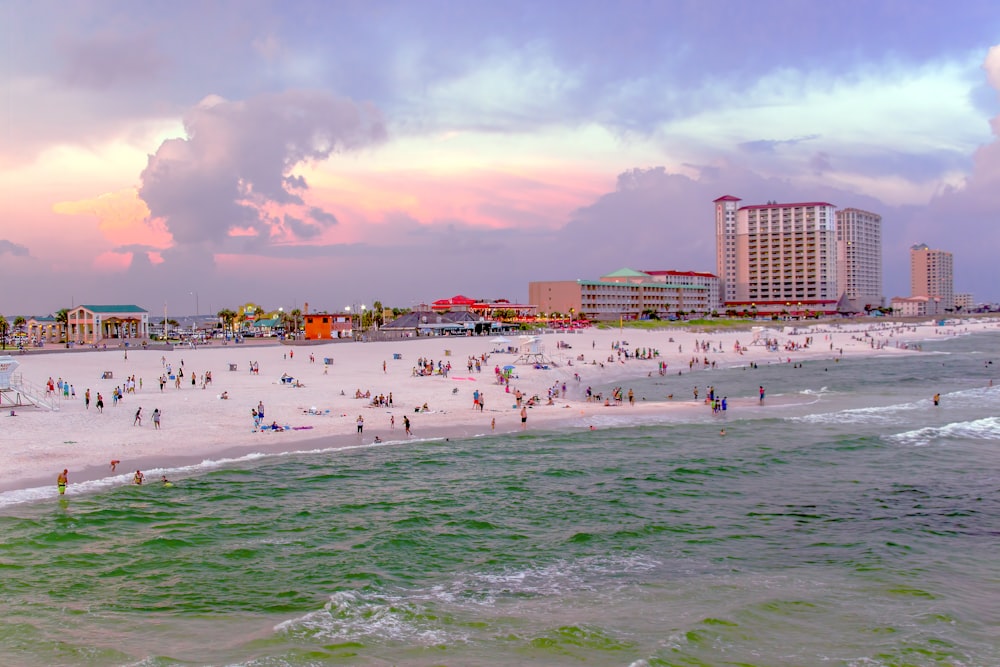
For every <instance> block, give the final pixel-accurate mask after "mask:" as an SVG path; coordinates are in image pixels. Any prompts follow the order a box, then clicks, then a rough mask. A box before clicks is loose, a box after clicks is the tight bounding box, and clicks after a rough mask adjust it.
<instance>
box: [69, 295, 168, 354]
mask: <svg viewBox="0 0 1000 667" xmlns="http://www.w3.org/2000/svg"><path fill="white" fill-rule="evenodd" d="M66 328H67V330H68V339H69V341H70V342H75V343H82V344H90V345H96V344H97V343H100V342H107V341H108V340H122V341H125V340H129V339H138V340H140V341H145V340H147V339H148V338H149V313H148V312H147V311H146V310H144V309H142V308H140V307H139V306H135V305H127V306H124V305H120V306H93V305H85V306H76V307H75V308H71V309H70V310H69V311H68V312H67V313H66Z"/></svg>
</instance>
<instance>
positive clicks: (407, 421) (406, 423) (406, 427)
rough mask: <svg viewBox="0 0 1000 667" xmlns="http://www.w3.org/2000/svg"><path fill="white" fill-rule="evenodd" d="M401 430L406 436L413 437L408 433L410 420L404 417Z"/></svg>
mask: <svg viewBox="0 0 1000 667" xmlns="http://www.w3.org/2000/svg"><path fill="white" fill-rule="evenodd" d="M403 430H404V431H405V432H406V435H413V434H412V433H410V418H409V417H407V416H406V415H403Z"/></svg>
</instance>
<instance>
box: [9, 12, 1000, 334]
mask: <svg viewBox="0 0 1000 667" xmlns="http://www.w3.org/2000/svg"><path fill="white" fill-rule="evenodd" d="M998 45H1000V12H998V11H996V6H995V3H994V2H987V1H982V0H963V1H962V2H944V1H931V0H841V1H839V2H836V3H824V2H809V1H803V0H755V1H754V2H744V1H742V0H690V1H688V0H659V1H645V0H623V2H615V3H612V2H590V1H587V0H573V1H572V2H570V1H568V0H550V1H548V2H537V0H534V1H526V2H522V1H519V0H509V1H507V2H502V3H496V2H485V1H477V0H454V1H451V2H440V1H436V0H419V1H416V2H413V1H401V2H384V1H380V0H363V1H361V0H359V1H354V0H327V1H317V2H311V1H295V0H290V1H284V2H267V1H254V0H239V1H234V2H225V1H216V2H212V1H205V2H195V1H193V0H170V1H158V0H150V1H147V2H134V1H132V0H123V1H121V2H117V1H110V0H93V1H82V0H59V1H58V2H54V1H50V0H0V313H3V314H5V315H7V316H8V317H9V316H12V315H14V314H21V315H43V314H48V313H52V312H54V311H56V310H58V309H59V308H68V307H71V306H73V305H79V304H112V303H114V304H138V305H140V306H142V307H144V308H146V309H147V310H149V311H150V312H151V313H160V312H162V311H163V309H165V308H166V309H168V310H169V312H170V313H176V314H193V313H195V311H196V310H197V311H199V312H200V313H202V314H208V313H212V314H214V313H216V312H217V311H219V310H220V309H222V308H234V307H237V306H238V305H240V304H242V303H245V302H247V301H253V302H256V303H258V304H260V305H262V306H263V307H264V308H265V309H276V308H278V307H283V308H285V309H286V310H288V309H291V308H296V307H298V308H303V307H304V305H305V304H307V303H308V304H309V309H310V311H313V312H315V311H342V310H343V309H344V308H345V307H348V306H351V307H357V306H358V305H359V304H367V305H368V306H369V307H370V305H371V304H372V303H373V302H374V301H376V300H378V301H381V302H382V303H383V304H384V305H386V306H397V307H402V308H412V307H414V306H416V305H417V304H420V303H429V302H431V301H433V300H435V299H440V298H447V297H450V296H453V295H456V294H463V295H466V296H470V297H473V298H479V299H500V298H505V299H509V300H511V301H515V302H525V301H526V299H527V292H528V283H529V282H530V281H534V280H575V279H578V278H583V279H595V278H597V277H599V276H601V275H604V274H607V273H611V272H613V271H615V270H617V269H620V268H624V267H628V268H632V269H638V270H665V269H674V270H693V271H710V272H715V270H716V267H715V232H714V216H713V208H712V200H714V199H716V198H717V197H720V196H722V195H733V196H737V197H740V198H741V199H742V200H743V202H744V203H745V204H760V203H765V202H767V201H771V200H775V201H779V202H797V201H826V202H829V203H831V204H834V205H835V206H837V207H839V208H846V207H851V206H853V207H858V208H863V209H866V210H869V211H874V212H876V213H879V214H880V215H882V218H883V257H884V272H885V280H884V283H885V284H884V292H885V295H886V297H887V298H891V297H892V296H907V295H908V294H909V247H910V246H912V245H914V244H918V243H926V244H928V245H929V246H931V247H932V248H937V249H942V250H947V251H950V252H952V253H953V255H954V264H955V289H956V291H958V292H971V293H972V294H973V297H974V299H975V300H976V301H977V302H996V301H1000V261H997V260H998V257H1000V255H998V250H1000V224H997V223H998V222H1000V220H998V212H1000V137H998V133H1000V46H998Z"/></svg>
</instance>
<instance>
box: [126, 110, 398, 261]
mask: <svg viewBox="0 0 1000 667" xmlns="http://www.w3.org/2000/svg"><path fill="white" fill-rule="evenodd" d="M184 127H185V130H186V133H187V137H186V138H183V139H179V138H177V139H168V140H167V141H164V142H163V143H162V144H161V145H160V147H159V149H158V150H157V151H156V153H155V154H154V155H151V156H150V158H149V161H148V164H147V166H146V168H145V170H143V172H142V175H141V182H142V185H141V187H140V189H139V196H140V197H141V198H142V199H143V200H144V201H145V202H146V204H147V206H148V207H149V211H150V215H151V216H152V217H154V218H159V219H162V220H163V222H164V225H165V226H166V228H167V230H168V231H169V232H170V233H171V234H172V235H173V238H174V240H175V242H176V243H177V244H179V245H181V246H183V245H186V244H199V243H208V244H210V245H219V246H222V245H224V244H225V243H226V239H227V238H228V237H229V236H230V235H231V231H232V230H235V229H241V230H251V231H252V232H254V235H255V236H256V237H257V239H258V240H259V241H260V242H263V241H264V240H266V239H268V238H270V237H271V236H272V235H273V234H275V233H280V231H281V230H280V229H276V228H275V223H276V221H277V220H279V219H280V218H279V217H277V216H274V215H272V214H270V213H268V212H267V210H265V209H269V208H273V207H277V208H281V207H284V206H301V205H303V204H304V200H303V195H304V194H305V193H306V192H308V189H309V188H308V184H307V183H306V181H305V179H304V178H302V177H301V176H297V175H295V174H292V173H291V172H292V170H293V169H295V168H296V167H297V166H299V165H301V164H303V163H312V162H321V161H324V160H326V159H328V158H329V157H330V156H331V155H333V154H334V153H337V152H343V151H354V150H358V149H361V148H364V147H367V146H372V145H374V144H376V143H378V142H380V141H382V140H384V139H385V136H386V135H385V128H384V124H383V121H382V118H381V115H380V113H379V112H378V110H376V109H375V108H373V107H372V106H370V105H365V104H357V103H355V102H352V101H350V100H346V99H342V98H338V97H334V96H332V95H330V94H327V93H324V92H313V91H297V90H296V91H287V92H283V93H271V94H266V95H260V96H257V97H253V98H250V99H248V100H245V101H240V102H230V101H226V100H223V99H220V98H217V97H211V98H206V100H204V101H203V102H202V103H201V104H199V105H198V106H197V107H195V108H193V109H191V110H190V111H189V112H188V113H187V114H186V115H185V117H184ZM312 208H315V207H312ZM311 220H312V221H313V224H319V223H320V222H321V221H322V218H321V216H316V215H312V216H311ZM299 221H300V222H302V219H300V220H299ZM291 227H292V228H293V229H297V230H298V231H299V232H304V231H309V230H307V229H306V228H304V227H302V226H301V225H295V224H293V225H291ZM308 235H310V236H311V235H313V234H312V233H311V232H309V234H308Z"/></svg>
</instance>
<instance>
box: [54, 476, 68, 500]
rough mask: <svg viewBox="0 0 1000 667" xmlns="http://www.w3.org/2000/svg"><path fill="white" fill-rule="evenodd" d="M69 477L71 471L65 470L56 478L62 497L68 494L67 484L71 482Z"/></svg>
mask: <svg viewBox="0 0 1000 667" xmlns="http://www.w3.org/2000/svg"><path fill="white" fill-rule="evenodd" d="M68 475H69V470H63V471H62V472H61V473H59V476H58V477H56V486H57V487H58V488H59V495H60V496H61V495H63V494H65V493H66V484H67V482H69V477H68Z"/></svg>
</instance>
